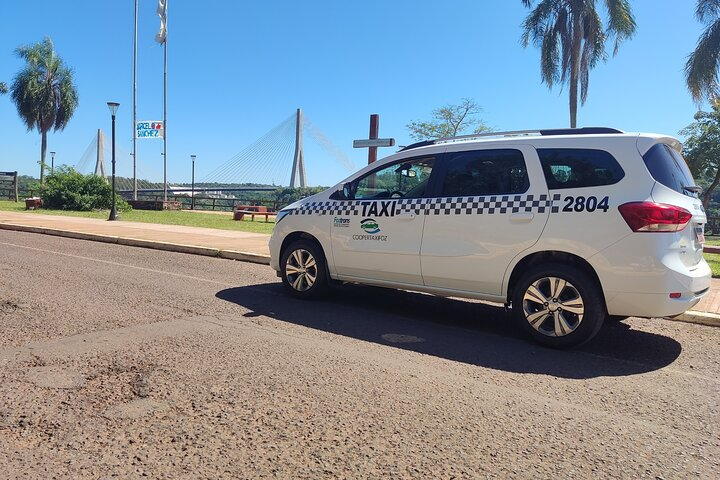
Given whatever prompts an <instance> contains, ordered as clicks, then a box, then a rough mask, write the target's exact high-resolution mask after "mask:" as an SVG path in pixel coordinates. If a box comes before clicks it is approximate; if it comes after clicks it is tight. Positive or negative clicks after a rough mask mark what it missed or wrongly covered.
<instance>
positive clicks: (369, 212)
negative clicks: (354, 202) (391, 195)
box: [360, 200, 397, 217]
mask: <svg viewBox="0 0 720 480" xmlns="http://www.w3.org/2000/svg"><path fill="white" fill-rule="evenodd" d="M360 204H361V205H362V215H363V217H394V216H395V204H397V201H396V200H387V201H383V200H380V201H379V202H361V203H360Z"/></svg>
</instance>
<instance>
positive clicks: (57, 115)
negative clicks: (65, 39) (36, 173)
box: [10, 37, 78, 183]
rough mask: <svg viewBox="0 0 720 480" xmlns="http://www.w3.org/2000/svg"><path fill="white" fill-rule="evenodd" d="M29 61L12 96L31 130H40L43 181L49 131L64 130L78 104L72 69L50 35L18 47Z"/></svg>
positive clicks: (18, 78) (16, 77)
mask: <svg viewBox="0 0 720 480" xmlns="http://www.w3.org/2000/svg"><path fill="white" fill-rule="evenodd" d="M15 53H16V54H17V56H18V57H20V58H22V59H23V60H25V62H26V64H25V66H24V67H23V68H22V70H20V71H19V72H18V73H17V75H15V78H14V80H13V83H12V87H11V88H10V90H11V96H12V99H13V102H15V106H16V107H17V111H18V115H20V118H21V119H22V121H23V122H24V123H25V125H26V126H27V128H28V131H30V130H33V129H35V128H36V129H37V131H38V132H40V135H41V136H42V145H41V147H40V183H42V182H44V180H45V154H46V152H47V133H48V131H50V130H51V129H52V130H53V131H58V130H61V131H62V130H64V129H65V127H66V126H67V124H68V122H69V121H70V118H71V117H72V115H73V113H74V112H75V109H76V108H77V105H78V94H77V88H76V87H75V85H74V84H73V72H72V70H71V69H70V68H68V67H67V66H65V63H64V62H63V61H62V59H61V58H60V57H58V56H57V53H55V49H54V47H53V43H52V40H50V37H45V39H44V40H43V41H42V42H40V43H36V44H35V45H25V46H21V47H18V48H17V49H16V50H15Z"/></svg>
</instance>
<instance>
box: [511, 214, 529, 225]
mask: <svg viewBox="0 0 720 480" xmlns="http://www.w3.org/2000/svg"><path fill="white" fill-rule="evenodd" d="M533 218H535V214H534V213H532V212H523V213H513V214H512V215H510V221H511V222H513V223H528V222H530V221H532V219H533Z"/></svg>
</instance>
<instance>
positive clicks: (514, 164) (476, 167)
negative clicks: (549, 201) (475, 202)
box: [440, 148, 530, 197]
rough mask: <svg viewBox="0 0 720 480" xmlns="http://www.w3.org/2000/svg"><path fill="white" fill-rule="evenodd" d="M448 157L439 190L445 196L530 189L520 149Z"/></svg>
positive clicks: (461, 153) (451, 154) (505, 192)
mask: <svg viewBox="0 0 720 480" xmlns="http://www.w3.org/2000/svg"><path fill="white" fill-rule="evenodd" d="M447 155H448V157H449V159H448V167H447V172H446V174H445V179H444V180H443V184H442V188H441V191H440V195H441V196H443V197H467V196H483V195H496V194H510V193H524V192H526V191H527V190H528V188H529V187H530V180H529V178H528V173H527V168H526V166H525V159H524V158H523V154H522V152H521V151H520V150H515V149H509V148H507V149H495V150H474V151H468V152H456V153H449V154H447Z"/></svg>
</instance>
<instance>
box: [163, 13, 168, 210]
mask: <svg viewBox="0 0 720 480" xmlns="http://www.w3.org/2000/svg"><path fill="white" fill-rule="evenodd" d="M165 1H167V0H165ZM163 201H165V202H167V34H166V35H165V46H164V49H163Z"/></svg>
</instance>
